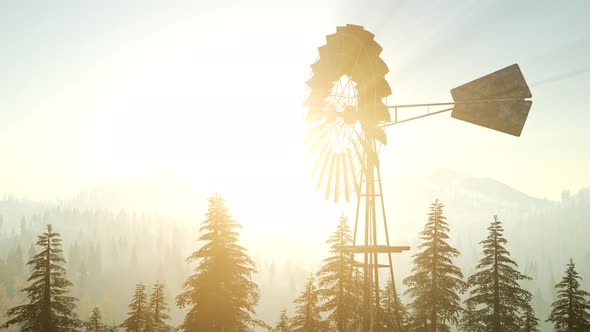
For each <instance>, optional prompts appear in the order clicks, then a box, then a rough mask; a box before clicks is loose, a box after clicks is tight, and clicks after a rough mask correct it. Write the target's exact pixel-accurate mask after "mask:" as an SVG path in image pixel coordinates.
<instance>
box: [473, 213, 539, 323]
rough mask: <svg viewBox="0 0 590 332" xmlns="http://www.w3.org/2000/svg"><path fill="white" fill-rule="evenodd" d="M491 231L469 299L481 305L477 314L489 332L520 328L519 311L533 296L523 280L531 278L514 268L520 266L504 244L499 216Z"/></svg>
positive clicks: (474, 276)
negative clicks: (523, 285)
mask: <svg viewBox="0 0 590 332" xmlns="http://www.w3.org/2000/svg"><path fill="white" fill-rule="evenodd" d="M488 231H489V234H488V237H487V238H486V239H485V240H484V241H482V242H480V243H481V244H483V255H484V257H483V258H482V259H481V260H480V261H479V264H478V265H477V267H476V269H477V272H475V274H473V275H472V276H471V277H469V279H468V280H467V282H468V283H469V286H470V288H471V291H470V297H469V299H467V301H469V302H472V303H473V305H475V306H477V307H478V308H477V309H476V310H475V311H474V317H475V319H476V320H477V321H479V322H481V323H482V324H483V325H484V328H485V331H494V332H495V331H518V329H519V328H520V327H521V326H522V320H521V319H520V316H519V313H520V311H521V310H526V308H527V307H528V306H529V305H528V303H529V302H530V301H531V298H532V296H531V294H530V293H529V292H528V291H526V290H524V289H522V288H521V287H520V285H519V281H521V280H527V279H530V278H529V277H527V276H525V275H523V274H521V273H520V272H518V271H517V270H515V269H514V267H518V265H517V264H516V262H514V261H513V260H511V259H510V258H509V256H510V253H509V252H508V250H506V248H505V247H504V245H505V244H506V243H507V242H508V241H507V240H506V239H505V238H504V237H503V233H504V229H503V228H502V223H501V221H500V219H498V216H494V220H493V221H492V223H491V225H490V227H488Z"/></svg>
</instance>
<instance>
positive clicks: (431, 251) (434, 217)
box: [404, 199, 465, 331]
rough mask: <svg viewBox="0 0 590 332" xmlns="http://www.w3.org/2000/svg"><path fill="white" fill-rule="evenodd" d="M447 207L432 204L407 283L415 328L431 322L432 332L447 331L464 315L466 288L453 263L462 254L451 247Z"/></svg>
mask: <svg viewBox="0 0 590 332" xmlns="http://www.w3.org/2000/svg"><path fill="white" fill-rule="evenodd" d="M443 207H444V205H443V204H442V203H440V202H439V201H438V199H437V200H435V201H434V203H432V204H431V205H430V212H429V213H428V221H427V222H426V225H425V226H424V230H423V231H422V232H421V233H420V239H421V240H422V241H423V242H422V243H421V244H420V245H419V246H418V248H419V249H420V250H421V251H420V252H418V253H417V254H415V255H414V256H413V257H414V262H413V263H414V267H413V269H412V273H413V274H412V275H411V276H409V277H407V278H406V279H405V280H404V284H405V285H406V286H407V287H408V289H407V290H406V294H408V295H409V296H410V297H412V298H413V302H412V303H411V304H410V306H409V307H410V308H411V310H412V321H413V323H412V325H414V326H415V327H417V328H418V327H419V326H423V327H424V325H425V324H426V323H428V325H429V326H430V330H431V331H446V330H447V329H448V326H447V325H446V324H447V322H451V323H453V324H456V323H457V321H458V317H459V314H460V312H461V302H460V298H459V295H458V293H460V292H462V291H463V289H464V288H465V283H464V282H463V281H462V278H463V274H462V273H461V270H460V269H459V268H458V267H457V266H455V265H454V264H453V258H456V257H458V256H459V251H458V250H457V249H455V248H453V247H451V246H450V245H449V244H448V243H447V240H448V239H449V235H448V233H449V226H448V224H447V222H446V217H445V216H444V215H443Z"/></svg>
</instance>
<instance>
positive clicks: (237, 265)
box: [176, 194, 260, 331]
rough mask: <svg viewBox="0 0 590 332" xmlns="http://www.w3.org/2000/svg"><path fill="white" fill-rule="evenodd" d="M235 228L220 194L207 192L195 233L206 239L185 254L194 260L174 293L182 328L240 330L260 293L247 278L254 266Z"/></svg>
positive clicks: (245, 323) (236, 227) (188, 329)
mask: <svg viewBox="0 0 590 332" xmlns="http://www.w3.org/2000/svg"><path fill="white" fill-rule="evenodd" d="M241 228H242V226H241V225H240V224H239V223H237V222H236V221H235V220H233V219H232V217H231V216H230V215H229V213H228V209H227V208H226V206H225V203H224V201H223V199H222V197H221V195H220V194H216V195H214V196H213V197H211V198H209V210H208V212H207V214H206V219H205V220H204V221H203V222H202V224H201V228H200V232H201V234H202V235H201V236H200V237H199V240H201V241H205V242H206V243H205V244H204V245H203V246H202V247H201V248H200V249H199V250H197V251H196V252H194V253H193V254H192V255H191V256H190V257H189V258H188V261H189V262H192V261H195V262H197V263H198V265H197V267H196V268H195V271H194V274H193V275H191V276H189V277H188V278H187V279H186V281H185V282H184V285H183V286H184V289H185V291H184V292H183V293H182V294H180V295H179V296H178V297H177V298H176V304H177V305H178V306H179V307H180V308H184V307H188V308H189V311H188V313H187V314H186V316H185V318H184V321H183V324H182V326H181V328H182V329H183V330H185V331H193V330H207V331H221V330H226V331H228V330H238V331H244V330H246V329H247V326H248V325H249V324H250V323H251V322H252V321H253V318H252V314H253V313H254V306H255V305H256V304H257V303H258V301H259V298H260V295H259V291H258V285H257V284H256V283H255V282H253V281H252V279H251V276H252V274H254V273H255V272H256V268H255V265H254V262H253V261H252V259H250V257H249V256H248V254H247V252H246V249H245V248H244V247H242V246H240V245H239V244H238V230H239V229H241Z"/></svg>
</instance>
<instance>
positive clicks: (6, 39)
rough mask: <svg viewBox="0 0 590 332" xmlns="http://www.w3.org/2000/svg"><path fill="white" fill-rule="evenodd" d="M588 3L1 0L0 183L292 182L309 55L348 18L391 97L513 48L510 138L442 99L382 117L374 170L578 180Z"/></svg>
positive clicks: (581, 179) (62, 193)
mask: <svg viewBox="0 0 590 332" xmlns="http://www.w3.org/2000/svg"><path fill="white" fill-rule="evenodd" d="M122 3H123V4H122ZM588 13H590V2H588V1H567V2H556V1H534V2H533V1H520V2H517V1H393V0H387V1H318V0H315V1H301V0H299V1H288V2H287V1H185V2H183V1H124V2H121V1H94V2H92V3H91V4H89V2H80V1H51V2H49V1H2V0H0V170H1V172H0V195H2V194H13V195H16V196H18V197H25V198H33V199H44V200H48V199H53V198H57V197H68V196H71V195H74V194H76V193H77V192H79V191H80V190H84V189H86V188H88V187H90V186H93V185H95V184H98V183H103V182H108V181H113V180H114V179H116V178H119V177H122V176H129V175H150V174H160V173H172V174H180V175H182V176H186V177H187V178H190V179H191V181H193V182H194V183H195V185H196V186H199V185H200V184H202V183H207V186H209V187H218V188H221V189H226V188H228V190H232V188H233V190H235V191H240V192H243V193H245V194H246V193H249V192H255V190H256V188H257V186H258V185H259V184H260V183H272V184H273V185H272V186H271V187H272V188H275V189H276V190H279V188H289V187H292V186H300V182H301V181H300V179H301V178H302V177H303V175H302V174H303V172H302V166H301V164H302V163H301V159H302V153H301V128H300V127H301V117H302V112H303V109H302V101H303V94H304V92H305V86H304V83H305V81H306V79H307V78H308V76H309V64H311V63H312V62H313V61H314V60H315V58H316V56H317V47H319V46H321V45H323V44H324V43H325V39H324V38H325V35H327V34H331V33H334V32H335V28H336V26H338V25H344V24H347V23H352V24H358V25H363V26H365V27H366V29H368V30H369V31H371V32H373V33H374V34H375V35H376V40H377V41H378V42H379V43H380V44H381V46H382V47H383V53H382V57H383V58H384V60H385V62H386V63H387V64H388V66H389V68H390V74H389V75H388V77H387V79H388V81H389V82H390V85H391V86H392V90H393V95H392V96H391V97H389V99H388V103H390V104H392V103H414V102H430V101H432V102H438V101H449V100H450V99H451V98H450V94H449V90H450V89H451V88H453V87H455V86H458V85H461V84H463V83H465V82H468V81H470V80H472V79H475V78H477V77H479V76H482V75H485V74H487V73H490V72H492V71H495V70H497V69H500V68H503V67H505V66H508V65H510V64H513V63H518V64H519V65H520V67H521V69H522V71H523V74H524V75H525V78H526V79H527V81H528V83H529V85H530V87H531V90H532V93H533V106H532V109H531V113H530V114H529V118H528V121H527V124H526V126H525V128H524V131H523V134H522V137H520V138H514V137H510V136H507V135H504V134H501V133H498V132H494V131H491V130H486V129H483V128H480V127H477V126H473V125H469V124H466V123H463V122H460V121H456V120H453V119H451V118H450V117H449V115H448V114H446V115H441V116H438V117H436V118H429V119H425V120H421V121H417V122H414V123H410V124H406V125H400V126H399V127H394V128H390V129H389V131H388V135H389V141H390V144H389V145H388V146H387V147H385V148H384V149H382V153H381V156H382V159H383V163H382V167H383V169H384V171H385V172H392V173H399V174H405V173H419V172H423V171H427V170H429V169H432V168H449V169H454V170H458V171H460V172H463V173H466V174H470V175H474V176H479V177H490V178H496V179H498V180H500V181H502V182H504V183H506V184H508V185H510V186H513V187H515V188H517V189H519V190H521V191H523V192H525V193H527V194H530V195H534V196H538V197H548V198H552V199H558V197H559V194H560V192H561V190H562V189H570V190H572V191H577V190H578V189H580V188H581V187H583V186H587V185H590V172H589V171H588V170H589V169H590V153H589V152H590V139H589V137H590V134H589V133H588V130H587V128H588V127H589V124H590V121H589V120H590V114H589V111H590V110H589V107H588V100H587V94H588V87H589V86H590V21H589V20H588V17H587V15H588ZM207 186H205V185H203V188H205V187H207ZM209 187H207V188H209ZM236 188H238V189H236ZM305 188H307V189H309V188H310V187H305ZM307 189H302V190H307ZM287 190H288V189H287ZM309 190H311V189H309Z"/></svg>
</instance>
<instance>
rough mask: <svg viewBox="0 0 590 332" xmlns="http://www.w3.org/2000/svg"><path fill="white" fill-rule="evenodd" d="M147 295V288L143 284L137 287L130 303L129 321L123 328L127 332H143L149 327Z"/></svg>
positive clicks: (124, 322)
mask: <svg viewBox="0 0 590 332" xmlns="http://www.w3.org/2000/svg"><path fill="white" fill-rule="evenodd" d="M147 315H148V307H147V295H146V293H145V286H144V285H143V283H141V282H140V283H138V284H137V285H135V292H134V293H133V297H132V299H131V303H129V312H128V313H127V316H128V317H127V319H125V320H124V321H123V324H121V326H122V327H123V328H124V329H125V331H127V332H143V331H144V329H145V328H146V327H147Z"/></svg>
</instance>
